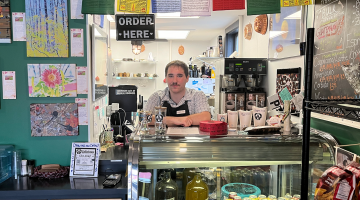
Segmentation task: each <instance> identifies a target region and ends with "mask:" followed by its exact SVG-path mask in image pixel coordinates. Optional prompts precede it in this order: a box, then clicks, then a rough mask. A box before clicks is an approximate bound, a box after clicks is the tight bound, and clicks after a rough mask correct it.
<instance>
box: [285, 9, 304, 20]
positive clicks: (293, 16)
mask: <svg viewBox="0 0 360 200" xmlns="http://www.w3.org/2000/svg"><path fill="white" fill-rule="evenodd" d="M284 19H301V10H299V11H297V12H295V13H293V14H291V15H289V16H287V17H285V18H284Z"/></svg>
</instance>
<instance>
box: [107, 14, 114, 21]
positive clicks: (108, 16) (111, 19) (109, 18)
mask: <svg viewBox="0 0 360 200" xmlns="http://www.w3.org/2000/svg"><path fill="white" fill-rule="evenodd" d="M106 18H107V19H108V20H109V22H115V19H114V18H113V17H112V16H111V15H106Z"/></svg>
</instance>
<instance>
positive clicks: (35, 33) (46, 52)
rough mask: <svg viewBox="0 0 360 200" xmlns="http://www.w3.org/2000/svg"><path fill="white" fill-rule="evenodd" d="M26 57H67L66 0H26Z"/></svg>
mask: <svg viewBox="0 0 360 200" xmlns="http://www.w3.org/2000/svg"><path fill="white" fill-rule="evenodd" d="M25 13H26V38H27V41H26V49H27V57H69V46H68V40H69V38H68V37H69V36H68V35H69V34H68V32H69V28H68V7H67V0H26V1H25Z"/></svg>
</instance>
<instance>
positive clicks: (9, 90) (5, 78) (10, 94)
mask: <svg viewBox="0 0 360 200" xmlns="http://www.w3.org/2000/svg"><path fill="white" fill-rule="evenodd" d="M2 85H3V99H16V80H15V71H3V72H2Z"/></svg>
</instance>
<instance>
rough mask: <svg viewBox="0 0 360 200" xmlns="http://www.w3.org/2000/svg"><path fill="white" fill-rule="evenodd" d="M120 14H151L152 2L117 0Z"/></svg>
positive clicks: (146, 0)
mask: <svg viewBox="0 0 360 200" xmlns="http://www.w3.org/2000/svg"><path fill="white" fill-rule="evenodd" d="M116 10H117V11H118V12H127V13H139V14H149V12H150V0H117V9H116Z"/></svg>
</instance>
